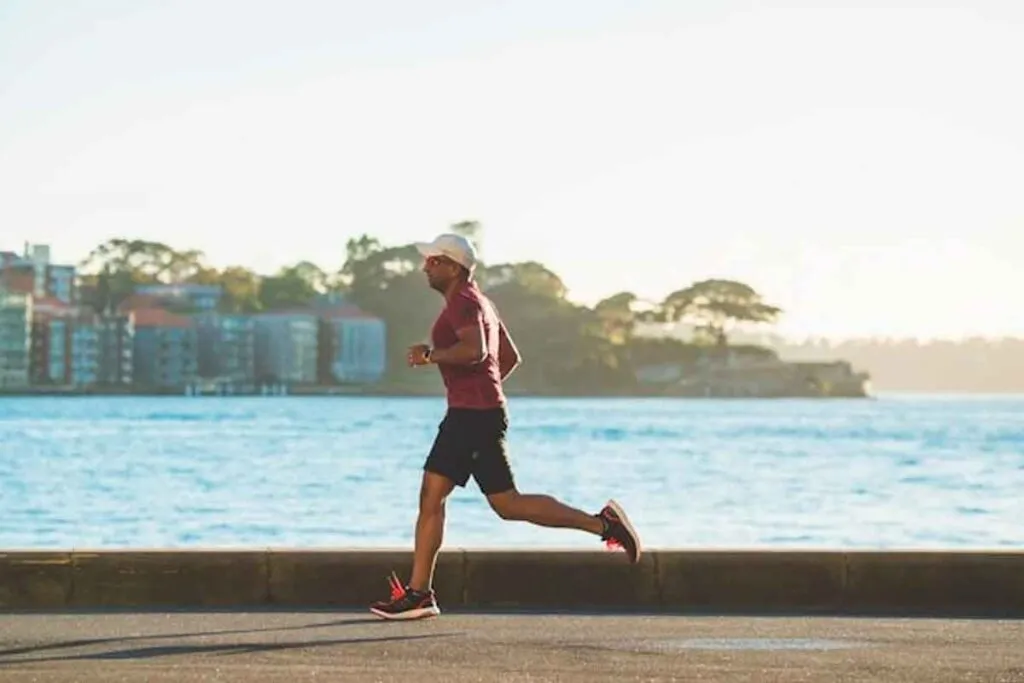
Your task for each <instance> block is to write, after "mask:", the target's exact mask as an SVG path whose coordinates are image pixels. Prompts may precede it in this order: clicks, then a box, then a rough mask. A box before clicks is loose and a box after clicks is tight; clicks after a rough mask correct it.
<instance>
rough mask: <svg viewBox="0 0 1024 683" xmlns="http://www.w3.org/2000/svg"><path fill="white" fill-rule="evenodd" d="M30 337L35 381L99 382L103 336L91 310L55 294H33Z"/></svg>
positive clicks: (41, 382)
mask: <svg viewBox="0 0 1024 683" xmlns="http://www.w3.org/2000/svg"><path fill="white" fill-rule="evenodd" d="M31 337H32V338H31V356H30V364H29V368H30V377H31V382H32V384H56V385H62V386H68V385H71V386H77V387H84V386H92V385H94V384H96V380H97V374H98V369H99V367H98V365H99V354H100V339H99V329H98V326H97V316H96V314H95V313H93V312H92V310H90V309H83V308H80V307H77V306H72V305H69V304H67V303H65V302H63V301H61V300H59V299H56V298H54V297H40V298H38V299H35V298H34V305H33V311H32V335H31Z"/></svg>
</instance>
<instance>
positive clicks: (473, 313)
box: [448, 297, 484, 330]
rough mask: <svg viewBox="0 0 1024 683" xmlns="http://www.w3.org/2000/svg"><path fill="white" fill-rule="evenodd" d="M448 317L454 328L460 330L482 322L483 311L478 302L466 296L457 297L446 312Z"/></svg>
mask: <svg viewBox="0 0 1024 683" xmlns="http://www.w3.org/2000/svg"><path fill="white" fill-rule="evenodd" d="M448 319H449V321H450V322H451V324H452V328H453V329H455V330H461V329H463V328H465V327H469V326H470V325H480V324H481V323H483V319H484V312H483V309H482V308H481V307H480V302H479V301H475V300H473V299H470V298H467V297H459V298H458V299H457V300H456V301H453V302H452V305H451V308H450V309H449V312H448Z"/></svg>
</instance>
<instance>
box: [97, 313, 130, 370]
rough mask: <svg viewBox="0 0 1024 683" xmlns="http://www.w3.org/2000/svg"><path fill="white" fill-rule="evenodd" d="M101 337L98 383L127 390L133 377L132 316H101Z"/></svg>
mask: <svg viewBox="0 0 1024 683" xmlns="http://www.w3.org/2000/svg"><path fill="white" fill-rule="evenodd" d="M96 330H97V334H98V339H97V347H98V360H97V374H98V377H97V383H99V384H103V385H107V386H127V385H130V384H131V383H132V378H133V377H134V358H135V319H134V317H133V316H132V315H131V314H112V315H103V316H100V317H99V319H98V320H97V323H96Z"/></svg>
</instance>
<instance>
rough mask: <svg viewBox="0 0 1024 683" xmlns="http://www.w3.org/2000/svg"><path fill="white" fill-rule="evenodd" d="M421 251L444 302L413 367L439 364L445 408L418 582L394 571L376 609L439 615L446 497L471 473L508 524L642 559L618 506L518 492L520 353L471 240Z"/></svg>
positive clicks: (428, 476)
mask: <svg viewBox="0 0 1024 683" xmlns="http://www.w3.org/2000/svg"><path fill="white" fill-rule="evenodd" d="M416 246H417V248H418V249H419V251H420V253H421V254H422V255H423V257H424V259H425V260H424V264H423V271H424V273H425V274H426V278H427V283H428V284H429V285H430V287H431V288H432V289H435V290H437V291H438V292H440V293H441V294H442V295H443V296H444V298H445V304H444V309H443V310H442V311H441V313H440V315H439V316H438V318H437V320H436V321H435V323H434V326H433V329H432V331H431V341H432V345H427V344H417V345H415V346H412V347H410V348H409V354H408V363H409V365H410V366H412V367H417V366H423V365H430V364H433V365H437V367H438V370H439V371H440V373H441V378H442V380H443V381H444V385H445V389H446V393H447V404H448V405H447V412H446V413H445V416H444V419H443V420H442V422H441V424H440V427H439V429H438V433H437V437H436V438H435V440H434V444H433V447H432V448H431V450H430V454H429V455H428V456H427V459H426V463H425V464H424V466H423V470H424V471H423V480H422V484H421V486H420V501H419V516H418V518H417V520H416V541H415V549H414V552H413V563H412V576H411V577H410V579H409V582H408V583H407V584H402V583H401V582H400V581H399V580H398V578H397V576H395V575H394V574H393V573H392V576H391V579H390V583H391V598H390V599H389V600H383V601H380V602H375V603H373V604H372V605H371V606H370V611H371V612H373V613H374V614H376V615H377V616H380V617H382V618H384V619H418V618H421V617H432V616H437V615H438V614H440V613H441V610H440V608H439V607H438V603H437V598H436V596H435V595H434V591H433V577H434V566H435V563H436V561H437V553H438V551H439V550H440V549H441V541H442V537H443V535H444V523H445V501H446V499H447V498H448V495H449V494H450V493H451V492H452V491H453V490H454V488H455V487H456V486H460V487H464V486H465V485H466V483H467V482H468V481H469V478H470V476H472V477H473V478H474V479H475V480H476V482H477V485H478V486H479V487H480V490H481V491H482V492H483V494H484V496H486V497H487V502H488V503H490V506H491V508H492V509H493V510H494V511H495V512H496V513H497V514H498V516H499V517H501V518H502V519H506V520H516V521H524V522H530V523H532V524H536V525H539V526H545V527H558V528H571V529H580V530H581V531H587V532H590V533H591V534H594V535H595V536H598V537H600V539H601V540H602V541H605V542H606V543H607V544H608V545H609V546H610V547H618V548H621V549H623V550H624V551H625V552H626V554H627V556H628V557H629V560H630V561H631V562H633V563H636V562H638V561H639V560H640V552H641V550H640V539H639V537H638V536H637V533H636V531H635V530H634V529H633V526H632V525H631V524H630V522H629V519H628V518H627V517H626V514H625V512H623V510H622V508H621V507H620V506H619V505H618V504H617V503H616V502H615V501H614V500H610V501H608V503H607V504H606V505H605V506H604V507H603V508H602V509H601V511H600V512H598V513H597V514H590V513H586V512H583V511H582V510H577V509H576V508H572V507H569V506H567V505H565V504H564V503H562V502H560V501H558V500H556V499H555V498H552V497H551V496H547V495H540V494H527V493H520V492H519V491H518V490H517V489H516V486H515V481H514V479H513V476H512V470H511V468H510V466H509V462H508V456H507V452H506V432H507V430H508V425H509V420H508V412H507V406H506V397H505V394H504V391H503V388H502V382H503V381H504V380H505V379H506V378H507V377H508V376H509V373H511V372H512V371H513V370H514V369H515V368H516V367H518V365H519V363H520V356H519V351H518V350H517V349H516V346H515V344H514V343H513V341H512V338H511V336H510V335H509V332H508V330H507V329H506V327H505V324H504V323H503V322H502V320H501V319H500V318H499V317H498V314H497V312H496V311H495V308H494V306H493V304H492V303H491V302H490V300H489V299H488V298H487V297H486V296H485V295H484V294H483V292H482V291H481V290H480V288H479V286H478V285H477V282H476V281H475V280H474V278H473V273H474V269H475V267H476V253H475V250H474V248H473V246H472V244H471V243H470V242H469V241H468V240H467V239H465V238H464V237H462V236H461V235H454V234H443V235H440V236H439V237H437V239H435V240H434V241H433V242H430V243H419V244H417V245H416Z"/></svg>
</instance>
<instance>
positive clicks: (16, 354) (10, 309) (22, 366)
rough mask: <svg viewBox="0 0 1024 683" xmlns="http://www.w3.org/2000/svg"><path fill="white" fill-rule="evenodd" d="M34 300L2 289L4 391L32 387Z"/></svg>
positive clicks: (0, 374) (0, 370)
mask: <svg viewBox="0 0 1024 683" xmlns="http://www.w3.org/2000/svg"><path fill="white" fill-rule="evenodd" d="M31 343H32V297H31V296H29V295H26V294H21V293H17V292H10V291H8V290H5V289H4V288H3V287H2V286H0V389H13V388H23V387H27V386H28V385H29V364H30V359H31V350H32V346H31Z"/></svg>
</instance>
